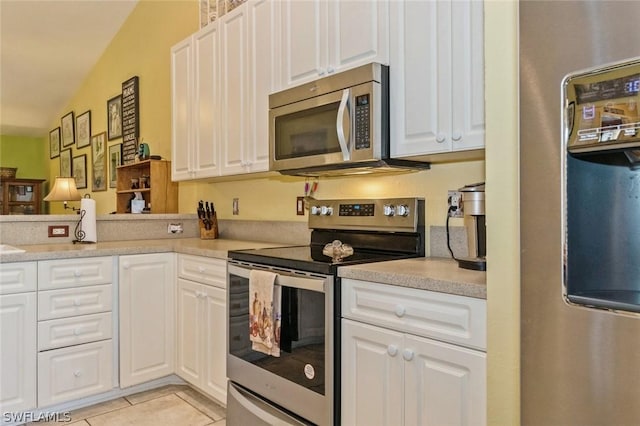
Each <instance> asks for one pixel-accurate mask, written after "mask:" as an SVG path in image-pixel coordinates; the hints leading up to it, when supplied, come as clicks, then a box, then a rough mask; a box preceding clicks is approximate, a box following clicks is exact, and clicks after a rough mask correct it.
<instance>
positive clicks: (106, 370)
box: [38, 339, 113, 407]
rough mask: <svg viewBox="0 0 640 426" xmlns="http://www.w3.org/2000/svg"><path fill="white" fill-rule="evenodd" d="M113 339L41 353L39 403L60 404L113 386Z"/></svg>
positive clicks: (40, 405) (39, 360)
mask: <svg viewBox="0 0 640 426" xmlns="http://www.w3.org/2000/svg"><path fill="white" fill-rule="evenodd" d="M112 374H113V346H112V341H111V339H109V340H103V341H100V342H93V343H86V344H84V345H76V346H70V347H68V348H62V349H55V350H51V351H43V352H40V353H39V354H38V406H39V407H44V406H47V405H53V404H59V403H62V402H66V401H72V400H74V399H80V398H83V397H85V396H89V395H95V394H98V393H102V392H106V391H108V390H110V389H111V388H112V387H113V380H112Z"/></svg>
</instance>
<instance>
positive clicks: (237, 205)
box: [232, 198, 240, 216]
mask: <svg viewBox="0 0 640 426" xmlns="http://www.w3.org/2000/svg"><path fill="white" fill-rule="evenodd" d="M232 207H233V215H234V216H237V215H239V214H240V199H239V198H234V199H233V206H232Z"/></svg>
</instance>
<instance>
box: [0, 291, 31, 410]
mask: <svg viewBox="0 0 640 426" xmlns="http://www.w3.org/2000/svg"><path fill="white" fill-rule="evenodd" d="M36 306H37V302H36V294H35V293H20V294H10V295H6V296H0V363H1V364H0V370H1V371H2V374H0V407H2V412H3V413H5V412H7V413H8V412H19V411H22V410H29V409H32V408H35V407H36V358H37V349H36Z"/></svg>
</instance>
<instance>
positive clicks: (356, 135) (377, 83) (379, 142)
mask: <svg viewBox="0 0 640 426" xmlns="http://www.w3.org/2000/svg"><path fill="white" fill-rule="evenodd" d="M389 151H390V150H389V67H387V66H385V65H381V64H377V63H371V64H367V65H363V66H360V67H358V68H354V69H352V70H348V71H343V72H341V73H338V74H334V75H331V76H328V77H324V78H322V79H319V80H316V81H313V82H311V83H307V84H303V85H301V86H297V87H293V88H291V89H287V90H284V91H281V92H277V93H273V94H271V95H270V96H269V170H271V171H278V172H280V173H283V174H292V175H307V176H317V175H326V174H345V173H349V172H352V173H353V172H355V173H360V172H362V171H363V170H372V169H375V170H376V171H397V170H398V168H428V167H429V164H428V163H416V162H413V161H406V160H393V159H390V158H389Z"/></svg>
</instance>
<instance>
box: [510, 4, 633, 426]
mask: <svg viewBox="0 0 640 426" xmlns="http://www.w3.org/2000/svg"><path fill="white" fill-rule="evenodd" d="M638 16H640V3H638V2H614V1H612V2H609V1H607V2H585V1H571V2H568V1H567V2H540V1H520V2H519V31H520V34H519V53H520V67H519V72H520V75H519V82H520V105H519V109H520V112H519V116H520V120H519V124H520V168H519V170H520V180H521V181H520V215H521V216H520V221H521V222H520V223H521V230H520V238H521V254H522V255H521V259H520V262H521V296H520V300H521V333H520V338H521V346H520V349H521V365H520V367H521V368H520V371H521V386H520V390H521V418H520V421H521V424H522V425H523V426H537V425H559V424H562V425H585V424H590V425H596V424H597V425H623V424H629V425H631V424H637V423H638V419H639V418H640V404H638V400H640V369H639V368H638V353H640V339H638V336H639V335H640V320H639V319H638V318H633V317H625V316H622V315H616V314H613V313H611V312H607V311H604V310H595V309H588V308H578V307H575V306H568V305H567V304H566V303H565V301H564V299H563V297H562V285H563V274H564V270H563V259H564V257H565V256H566V253H565V252H564V251H563V239H564V231H565V229H564V228H563V222H564V213H565V209H566V205H563V203H564V201H563V199H564V194H563V193H562V192H563V188H562V187H563V185H562V182H564V178H565V176H564V175H562V173H564V166H565V164H564V162H562V160H561V159H562V158H564V156H565V155H566V147H565V146H564V144H563V141H564V140H565V139H564V135H563V134H562V130H561V129H562V123H561V121H560V120H561V116H562V111H561V110H562V109H563V108H564V106H561V87H560V82H561V81H562V79H563V77H564V76H566V75H567V73H569V72H571V71H572V70H576V69H587V68H590V67H593V66H597V65H598V64H603V63H610V62H613V61H620V60H622V59H624V58H629V57H633V56H637V55H638V48H637V47H638V46H639V45H640V32H638V31H637V28H638V19H637V18H638ZM550 47H552V48H550ZM620 192H621V194H620V196H623V195H624V194H622V192H623V191H620ZM612 216H614V214H613V212H612ZM585 232H588V231H585ZM593 261H594V263H598V262H600V261H601V258H600V253H597V254H595V255H593Z"/></svg>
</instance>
